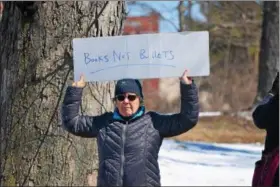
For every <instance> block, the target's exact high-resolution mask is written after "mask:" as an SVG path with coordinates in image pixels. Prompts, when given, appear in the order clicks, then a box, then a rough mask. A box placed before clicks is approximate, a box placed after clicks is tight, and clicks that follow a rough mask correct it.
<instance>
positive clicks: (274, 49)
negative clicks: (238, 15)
mask: <svg viewBox="0 0 280 187" xmlns="http://www.w3.org/2000/svg"><path fill="white" fill-rule="evenodd" d="M278 66H279V1H264V2H263V25H262V37H261V50H260V56H259V77H258V88H257V96H256V98H255V103H256V102H258V101H260V100H261V99H262V98H263V97H264V96H265V95H266V94H267V92H268V91H269V90H270V89H271V86H272V83H273V80H274V78H275V76H276V73H277V71H278Z"/></svg>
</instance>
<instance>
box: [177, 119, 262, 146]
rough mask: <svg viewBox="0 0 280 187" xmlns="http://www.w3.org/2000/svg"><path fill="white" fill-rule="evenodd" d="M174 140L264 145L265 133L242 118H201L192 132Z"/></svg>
mask: <svg viewBox="0 0 280 187" xmlns="http://www.w3.org/2000/svg"><path fill="white" fill-rule="evenodd" d="M173 139H176V140H187V141H206V142H216V143H256V142H260V143H263V142H264V139H265V131H264V130H260V129H258V128H256V127H255V126H254V124H253V122H252V121H248V120H246V119H243V118H240V117H233V116H216V117H201V118H200V119H199V122H198V124H197V125H196V126H195V127H194V128H193V129H192V130H190V131H188V132H187V133H184V134H182V135H180V136H176V137H174V138H173Z"/></svg>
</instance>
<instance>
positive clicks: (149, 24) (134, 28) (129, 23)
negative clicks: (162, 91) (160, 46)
mask: <svg viewBox="0 0 280 187" xmlns="http://www.w3.org/2000/svg"><path fill="white" fill-rule="evenodd" d="M159 19H160V17H159V14H157V13H155V12H152V13H151V14H150V15H147V16H135V17H127V19H126V20H125V23H124V31H123V35H132V34H147V33H158V32H159ZM143 92H144V96H146V97H145V105H146V107H147V109H148V110H152V109H154V106H155V101H156V100H157V99H158V98H159V95H158V92H159V79H146V80H143Z"/></svg>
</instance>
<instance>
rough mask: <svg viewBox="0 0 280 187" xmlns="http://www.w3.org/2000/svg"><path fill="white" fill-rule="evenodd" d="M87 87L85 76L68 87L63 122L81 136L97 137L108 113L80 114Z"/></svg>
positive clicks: (70, 130)
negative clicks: (98, 114)
mask: <svg viewBox="0 0 280 187" xmlns="http://www.w3.org/2000/svg"><path fill="white" fill-rule="evenodd" d="M84 87H85V81H84V76H81V78H80V80H79V81H77V82H74V83H73V84H72V86H68V87H67V89H66V93H65V97H64V100H63V103H62V111H61V115H62V116H61V117H62V124H63V128H64V129H66V130H67V131H68V132H70V133H72V134H74V135H76V136H81V137H96V136H97V134H98V131H99V129H100V128H101V126H102V125H104V123H105V122H106V117H107V115H108V114H103V115H100V116H83V115H79V107H80V104H81V99H82V93H83V89H84Z"/></svg>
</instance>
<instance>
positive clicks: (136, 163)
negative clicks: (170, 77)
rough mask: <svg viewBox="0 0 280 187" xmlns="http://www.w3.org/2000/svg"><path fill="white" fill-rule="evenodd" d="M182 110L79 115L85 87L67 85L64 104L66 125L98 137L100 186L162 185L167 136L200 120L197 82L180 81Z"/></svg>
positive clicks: (75, 132) (98, 180) (80, 132)
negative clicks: (161, 157)
mask: <svg viewBox="0 0 280 187" xmlns="http://www.w3.org/2000/svg"><path fill="white" fill-rule="evenodd" d="M180 90H181V111H180V113H176V114H169V115H167V114H166V115H163V114H159V113H156V112H146V113H145V111H144V107H141V109H140V110H139V111H138V113H137V115H136V116H135V117H134V118H133V119H131V120H129V121H125V120H123V119H122V118H121V117H120V115H119V114H118V113H117V111H115V112H106V113H104V114H102V115H99V116H82V115H79V106H80V104H81V98H82V91H83V89H82V88H75V87H71V86H69V87H67V90H66V94H65V97H64V101H63V104H62V120H63V127H64V128H65V129H66V130H67V131H68V132H70V133H72V134H74V135H77V136H81V137H94V138H95V137H96V138H97V144H98V156H99V170H98V179H97V185H98V186H160V185H161V183H160V170H159V164H158V153H159V150H160V146H161V144H162V140H163V138H164V137H172V136H176V135H179V134H182V133H184V132H187V131H188V130H190V129H191V128H193V127H194V126H195V125H196V123H197V121H198V114H199V105H198V93H197V88H196V85H195V84H194V83H192V84H191V85H186V84H183V83H180Z"/></svg>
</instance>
